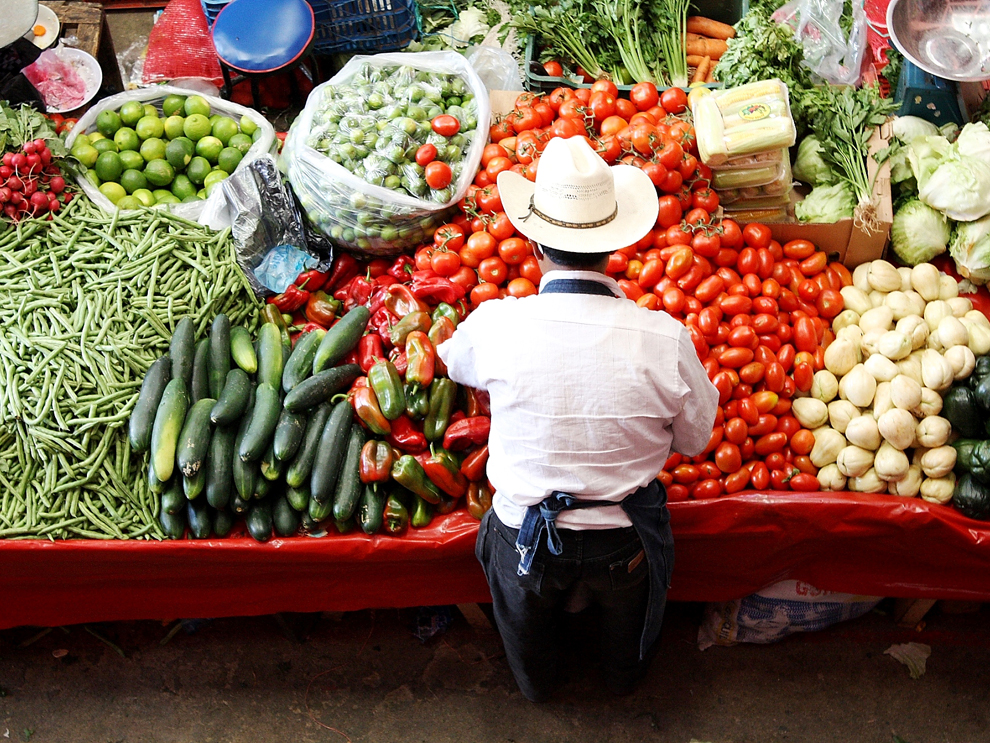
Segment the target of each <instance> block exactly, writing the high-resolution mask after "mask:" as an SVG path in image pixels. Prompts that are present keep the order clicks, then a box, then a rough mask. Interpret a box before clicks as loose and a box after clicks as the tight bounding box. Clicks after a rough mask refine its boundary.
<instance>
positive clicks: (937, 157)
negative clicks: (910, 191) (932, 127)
mask: <svg viewBox="0 0 990 743" xmlns="http://www.w3.org/2000/svg"><path fill="white" fill-rule="evenodd" d="M951 152H952V145H951V144H949V140H947V139H946V138H945V137H938V136H933V137H918V138H917V139H915V140H914V141H912V142H911V144H910V145H909V146H908V162H909V163H911V172H912V173H914V179H915V180H916V181H918V188H923V187H924V185H925V183H926V182H927V181H928V177H929V176H930V175H931V174H932V173H934V172H935V170H936V169H937V168H938V166H939V165H941V164H942V162H943V161H944V160H945V159H946V158H947V157H949V155H950V153H951Z"/></svg>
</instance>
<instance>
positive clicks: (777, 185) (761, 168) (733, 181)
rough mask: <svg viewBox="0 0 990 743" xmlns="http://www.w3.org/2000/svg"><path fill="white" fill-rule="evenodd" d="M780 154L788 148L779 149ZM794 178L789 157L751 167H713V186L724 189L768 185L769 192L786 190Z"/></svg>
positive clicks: (719, 189) (718, 189)
mask: <svg viewBox="0 0 990 743" xmlns="http://www.w3.org/2000/svg"><path fill="white" fill-rule="evenodd" d="M777 152H778V154H779V153H781V152H783V153H785V155H786V153H787V150H778V151H777ZM791 180H792V176H791V161H790V158H789V157H780V159H777V160H769V161H766V162H763V163H759V164H755V165H752V166H750V167H731V168H712V188H714V189H715V190H717V191H721V190H724V189H738V188H756V187H760V186H767V187H768V193H779V192H781V191H784V190H785V188H786V186H785V185H784V183H785V182H786V183H787V184H789V183H790V182H791Z"/></svg>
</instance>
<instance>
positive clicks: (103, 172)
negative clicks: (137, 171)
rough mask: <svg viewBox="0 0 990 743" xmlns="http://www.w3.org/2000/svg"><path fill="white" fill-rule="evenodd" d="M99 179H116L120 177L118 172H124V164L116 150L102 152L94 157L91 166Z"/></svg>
mask: <svg viewBox="0 0 990 743" xmlns="http://www.w3.org/2000/svg"><path fill="white" fill-rule="evenodd" d="M93 169H94V170H95V171H96V174H97V175H98V176H100V180H101V181H116V180H119V179H120V174H121V173H123V172H124V166H123V165H121V163H120V155H118V154H117V153H116V152H104V153H103V154H102V155H100V156H99V157H98V158H97V159H96V165H95V166H93Z"/></svg>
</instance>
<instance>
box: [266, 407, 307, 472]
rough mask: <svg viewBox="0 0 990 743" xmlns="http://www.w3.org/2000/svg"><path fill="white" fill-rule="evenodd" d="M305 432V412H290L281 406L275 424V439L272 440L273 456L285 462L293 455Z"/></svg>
mask: <svg viewBox="0 0 990 743" xmlns="http://www.w3.org/2000/svg"><path fill="white" fill-rule="evenodd" d="M305 434H306V414H305V413H290V412H289V411H288V410H286V409H285V408H282V413H281V414H280V415H279V417H278V425H276V426H275V440H274V442H272V445H273V449H274V454H275V458H276V459H278V460H279V461H280V462H287V461H289V460H290V459H292V457H293V456H295V453H296V452H297V451H299V447H300V446H301V445H302V441H303V436H304V435H305Z"/></svg>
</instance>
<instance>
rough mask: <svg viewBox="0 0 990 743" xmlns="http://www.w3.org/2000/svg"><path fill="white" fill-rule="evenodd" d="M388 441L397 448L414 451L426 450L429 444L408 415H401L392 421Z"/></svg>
mask: <svg viewBox="0 0 990 743" xmlns="http://www.w3.org/2000/svg"><path fill="white" fill-rule="evenodd" d="M388 443H390V444H391V445H392V446H393V447H394V448H396V449H401V450H402V451H407V452H413V453H416V452H421V451H424V450H425V449H426V447H427V446H429V444H428V443H427V441H426V437H425V436H424V435H423V432H422V431H420V430H419V429H418V428H416V426H415V425H414V424H413V422H412V421H411V420H409V417H408V416H406V415H400V416H399V417H398V418H396V419H395V420H394V421H392V433H391V434H389V437H388Z"/></svg>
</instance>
